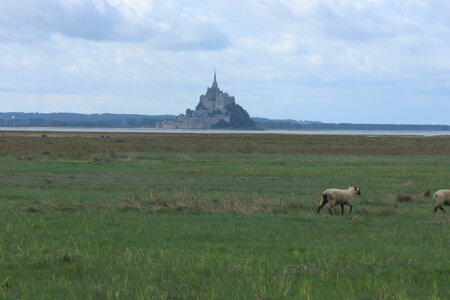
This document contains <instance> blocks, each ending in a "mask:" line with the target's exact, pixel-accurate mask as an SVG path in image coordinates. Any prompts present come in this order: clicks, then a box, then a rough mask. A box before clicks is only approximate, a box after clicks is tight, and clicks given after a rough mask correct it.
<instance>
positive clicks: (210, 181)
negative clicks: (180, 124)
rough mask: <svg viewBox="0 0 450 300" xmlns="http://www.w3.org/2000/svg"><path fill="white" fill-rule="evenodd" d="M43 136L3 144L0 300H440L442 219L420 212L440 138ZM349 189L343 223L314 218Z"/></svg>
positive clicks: (444, 159)
mask: <svg viewBox="0 0 450 300" xmlns="http://www.w3.org/2000/svg"><path fill="white" fill-rule="evenodd" d="M45 135H46V137H41V135H39V136H37V137H29V136H27V135H26V134H25V133H23V134H22V135H19V136H8V135H7V134H5V135H4V136H3V137H0V153H1V156H0V228H1V230H0V239H1V244H0V298H6V299H18V298H20V299H36V298H54V299H55V298H56V299H84V298H86V299H125V298H126V299H128V298H130V299H142V298H143V299H148V298H157V299H179V298H189V299H190V298H201V299H210V298H211V299H212V298H216V299H235V298H243V299H247V298H248V299H258V298H260V299H273V298H276V299H277V298H292V299H330V298H334V299H336V298H337V299H447V298H448V295H449V293H450V290H449V285H448V278H449V275H450V256H449V254H448V248H449V242H448V236H450V229H449V228H450V227H449V226H448V225H449V217H448V216H447V215H448V214H445V215H444V214H439V215H437V216H435V215H434V214H433V207H434V201H433V199H431V198H427V197H421V194H422V193H423V191H424V190H431V191H435V190H437V189H439V188H443V187H446V186H447V185H448V184H449V182H448V174H450V158H449V157H450V156H449V154H450V153H449V152H448V151H450V150H449V149H450V139H449V138H448V137H431V138H421V137H419V138H405V137H383V140H382V143H378V142H380V141H378V142H377V143H375V142H374V143H372V142H371V140H370V139H369V138H367V137H347V136H342V137H339V136H333V141H334V144H331V145H327V144H326V143H325V140H323V137H322V136H316V137H314V136H307V137H292V136H287V137H286V136H276V135H268V136H266V135H257V136H256V137H255V136H253V135H248V136H246V137H245V139H242V138H241V136H239V135H205V136H203V135H200V136H199V135H183V134H167V135H154V134H149V135H146V134H142V135H131V136H115V135H111V136H109V137H105V136H104V137H101V136H88V134H85V135H86V136H83V135H82V136H77V134H73V135H71V134H68V136H61V137H54V138H53V137H52V134H51V133H45ZM0 136H2V135H0ZM348 139H354V140H353V141H352V142H353V143H348V142H349V141H348ZM247 141H248V143H247ZM411 141H412V142H411ZM4 146H7V147H8V148H7V149H6V148H5V147H4ZM186 150H189V151H186ZM220 150H222V151H220ZM349 185H359V186H360V187H361V190H362V195H361V197H359V198H356V199H355V203H354V209H353V214H352V215H347V214H346V215H344V216H340V214H339V213H338V211H336V216H329V215H327V214H321V215H317V214H316V212H315V211H316V208H317V205H318V203H319V201H320V199H321V191H323V189H324V188H326V187H330V186H333V187H337V188H347V187H348V186H349Z"/></svg>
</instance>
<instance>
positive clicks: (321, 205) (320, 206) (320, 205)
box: [317, 202, 326, 213]
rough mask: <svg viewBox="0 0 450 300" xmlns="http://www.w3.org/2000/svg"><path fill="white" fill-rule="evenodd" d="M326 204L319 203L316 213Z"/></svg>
mask: <svg viewBox="0 0 450 300" xmlns="http://www.w3.org/2000/svg"><path fill="white" fill-rule="evenodd" d="M325 204H326V202H324V203H322V202H320V204H319V207H317V213H319V212H320V210H321V209H322V207H323V206H324V205H325Z"/></svg>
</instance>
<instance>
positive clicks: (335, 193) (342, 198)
mask: <svg viewBox="0 0 450 300" xmlns="http://www.w3.org/2000/svg"><path fill="white" fill-rule="evenodd" d="M323 194H326V195H327V198H328V200H329V201H330V200H331V201H333V200H334V201H336V203H337V204H341V203H347V202H348V201H349V200H350V198H351V196H350V195H349V193H348V190H341V189H326V190H325V191H323Z"/></svg>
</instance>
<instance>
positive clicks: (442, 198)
mask: <svg viewBox="0 0 450 300" xmlns="http://www.w3.org/2000/svg"><path fill="white" fill-rule="evenodd" d="M433 198H436V205H435V206H434V212H437V210H438V208H439V209H440V210H442V211H443V212H445V210H444V208H443V207H442V206H443V205H444V204H445V205H450V190H439V191H437V192H436V193H434V196H433Z"/></svg>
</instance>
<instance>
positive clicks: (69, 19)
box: [0, 0, 231, 50]
mask: <svg viewBox="0 0 450 300" xmlns="http://www.w3.org/2000/svg"><path fill="white" fill-rule="evenodd" d="M153 2H155V3H153ZM170 3H171V1H127V0H84V1H81V0H80V1H77V0H47V1H33V0H16V1H3V2H0V11H2V13H1V15H0V41H1V40H3V41H4V42H33V41H41V40H43V39H46V38H49V37H50V36H51V35H52V34H60V35H64V36H67V37H71V38H78V39H84V40H91V41H98V42H104V41H109V42H150V43H153V44H154V45H155V46H156V47H161V48H163V49H165V50H179V49H204V50H218V49H223V48H226V47H229V46H230V44H231V43H230V41H229V39H228V36H227V35H226V33H224V32H223V31H221V30H219V29H218V27H217V26H216V25H215V24H214V22H213V21H212V20H211V19H209V18H208V17H204V18H198V17H197V18H196V17H192V16H190V15H189V14H186V13H185V12H184V11H183V10H182V9H176V8H174V7H175V6H174V5H170Z"/></svg>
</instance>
